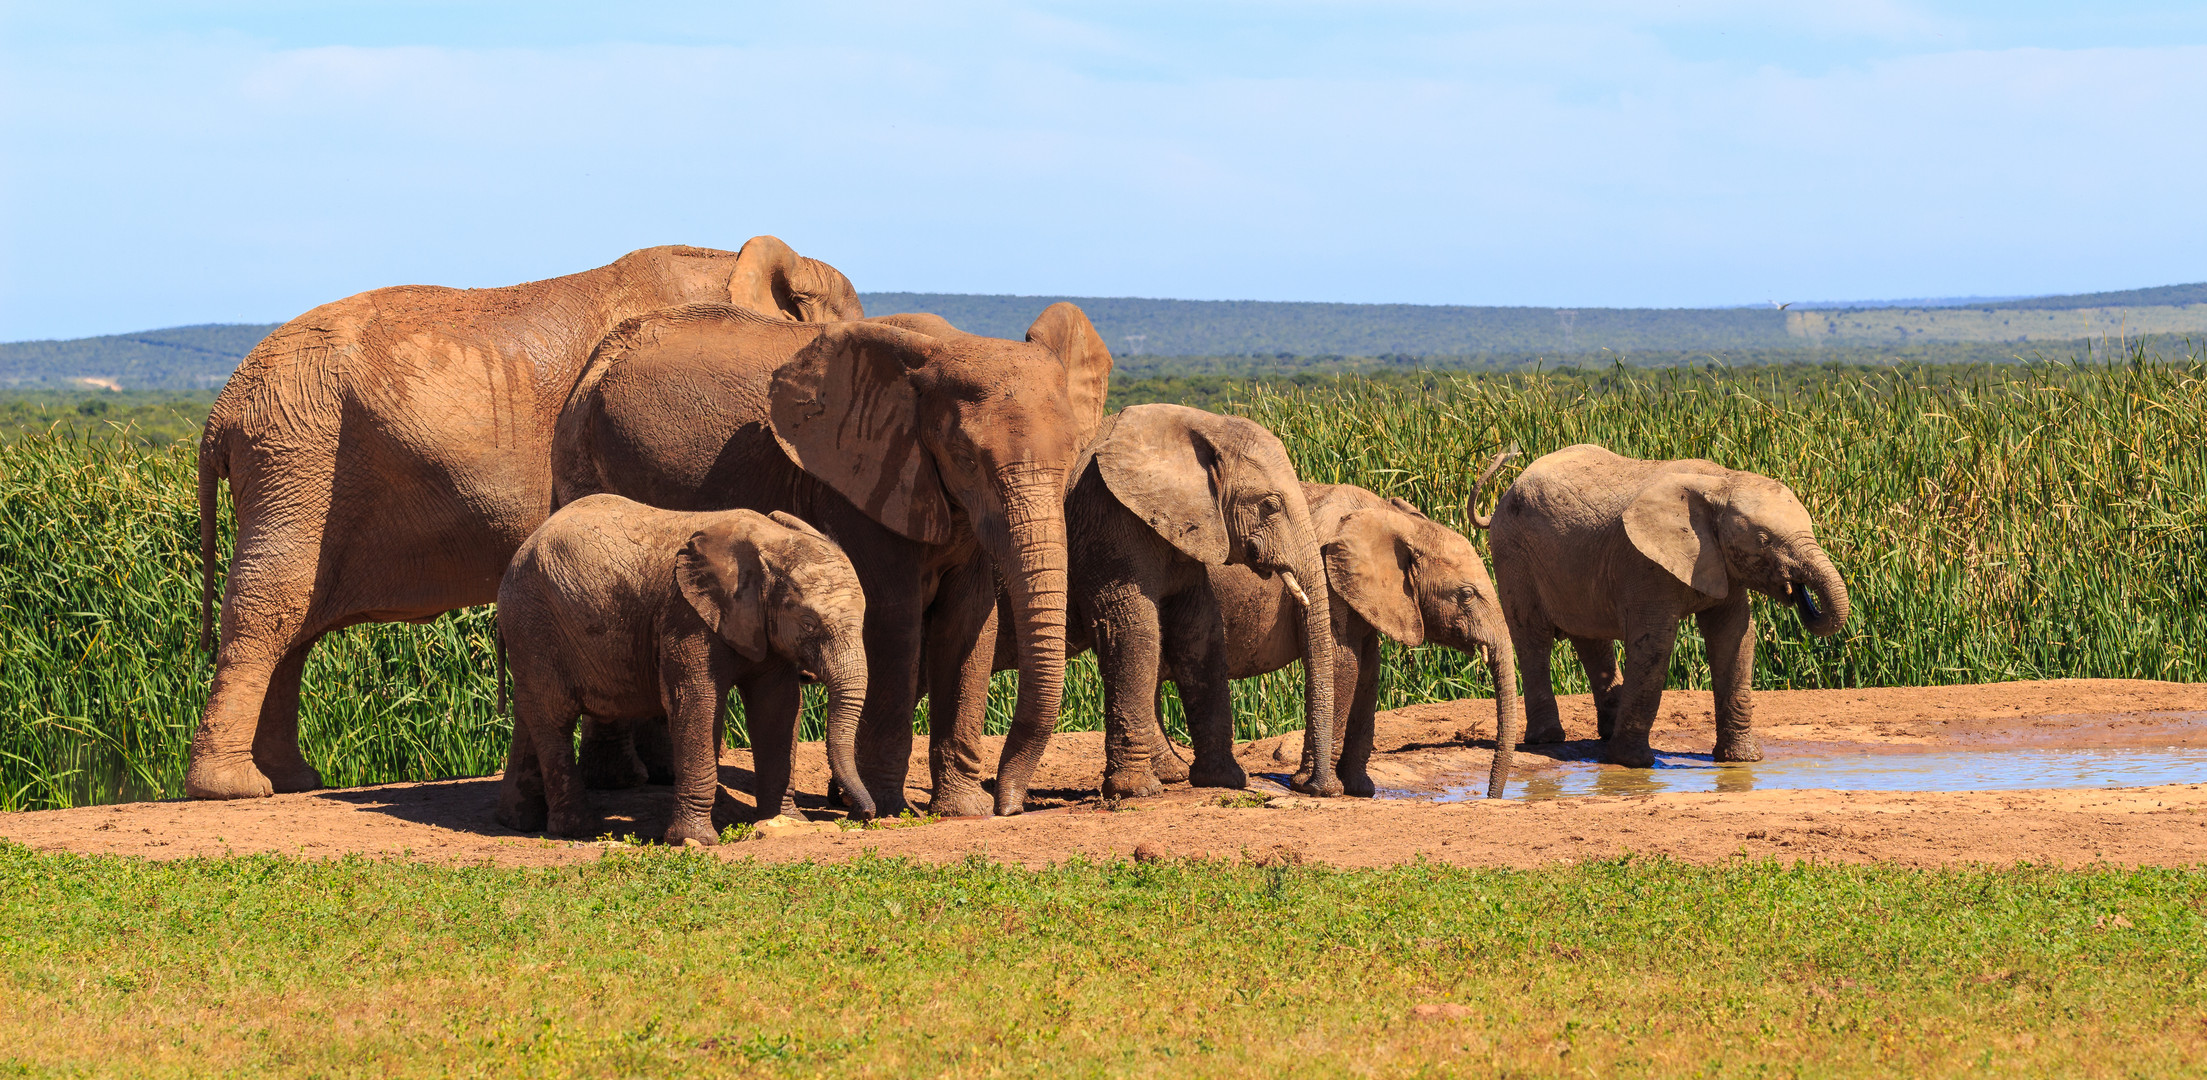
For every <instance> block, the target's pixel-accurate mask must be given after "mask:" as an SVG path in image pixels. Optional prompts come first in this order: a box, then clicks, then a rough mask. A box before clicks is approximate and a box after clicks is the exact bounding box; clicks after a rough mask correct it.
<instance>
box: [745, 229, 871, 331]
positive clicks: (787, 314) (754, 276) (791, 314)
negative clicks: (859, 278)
mask: <svg viewBox="0 0 2207 1080" xmlns="http://www.w3.org/2000/svg"><path fill="white" fill-rule="evenodd" d="M728 302H729V303H731V304H734V305H736V306H737V307H742V308H748V309H750V310H752V311H756V312H758V313H759V314H761V315H771V316H779V317H781V318H784V319H789V320H792V321H795V322H842V321H845V320H849V319H862V318H865V317H866V310H865V308H864V306H862V305H861V304H860V303H859V302H858V292H857V290H855V289H853V288H851V280H850V279H849V278H847V277H844V276H843V272H842V271H840V270H837V269H836V268H835V267H832V266H829V265H828V264H826V263H824V262H821V261H820V260H818V259H808V258H806V257H804V256H802V255H799V254H797V253H796V252H795V251H793V250H791V249H790V246H789V245H788V244H785V243H782V242H781V241H780V240H779V239H776V238H775V237H771V236H754V237H752V238H751V239H749V240H747V241H745V242H744V245H743V250H741V251H738V252H736V266H735V270H734V271H733V272H731V273H730V274H729V275H728Z"/></svg>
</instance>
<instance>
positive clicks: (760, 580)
mask: <svg viewBox="0 0 2207 1080" xmlns="http://www.w3.org/2000/svg"><path fill="white" fill-rule="evenodd" d="M674 586H675V589H676V590H677V591H679V592H680V593H681V594H682V598H683V599H684V600H686V601H688V602H689V605H690V607H691V608H692V609H693V610H695V611H696V612H697V614H698V617H699V618H701V619H703V620H704V621H705V625H706V626H707V627H709V628H711V630H712V631H713V633H714V634H716V635H718V636H719V637H720V639H721V640H722V641H724V642H727V643H728V646H729V647H730V648H732V649H734V650H735V651H736V652H737V653H738V654H740V655H741V656H743V657H744V658H745V659H748V660H764V659H766V658H767V657H769V656H773V657H778V658H780V659H781V660H783V661H784V662H786V663H788V664H790V665H792V666H794V667H795V668H796V669H797V671H798V676H799V678H800V679H802V680H803V681H805V682H808V683H810V682H818V683H823V684H825V685H826V686H827V688H828V716H827V722H828V724H827V726H828V733H827V734H828V745H827V749H828V765H829V768H830V769H832V770H833V771H834V773H835V778H836V779H837V780H839V781H841V782H842V783H843V784H844V785H845V787H846V788H848V787H849V785H851V784H854V783H857V782H858V761H857V757H856V747H857V743H858V716H859V710H860V708H861V707H862V706H863V705H864V704H865V701H866V645H865V640H864V630H865V622H866V596H865V593H864V591H863V590H862V589H861V588H860V587H859V584H858V572H857V571H856V570H854V569H853V568H852V567H851V561H850V559H848V558H847V557H845V556H844V554H843V549H842V548H839V547H837V546H836V545H835V542H834V541H832V540H830V539H828V538H827V537H825V536H822V535H821V534H820V532H819V531H818V530H816V529H814V528H813V527H812V526H810V525H807V524H805V523H804V522H803V521H800V520H798V519H797V518H795V517H792V516H790V515H788V514H784V513H781V512H778V511H777V512H776V513H774V514H772V515H771V516H762V515H759V514H755V513H752V512H750V511H748V510H739V511H733V512H731V513H729V514H727V515H725V516H724V518H723V520H721V521H718V522H715V523H714V524H712V525H709V526H707V527H706V528H703V529H700V530H698V531H697V532H696V533H695V534H693V535H691V537H690V539H689V542H688V543H686V544H684V545H683V546H682V550H681V552H680V553H679V554H678V555H676V556H675V564H674ZM765 797H766V793H763V792H762V793H761V798H762V799H763V798H765ZM762 805H763V804H762Z"/></svg>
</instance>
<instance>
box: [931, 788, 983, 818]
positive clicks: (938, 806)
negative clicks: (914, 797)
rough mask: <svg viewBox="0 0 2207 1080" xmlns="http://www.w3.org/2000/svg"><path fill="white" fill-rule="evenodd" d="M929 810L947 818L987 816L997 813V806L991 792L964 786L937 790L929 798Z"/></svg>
mask: <svg viewBox="0 0 2207 1080" xmlns="http://www.w3.org/2000/svg"><path fill="white" fill-rule="evenodd" d="M927 812H928V813H930V814H934V815H935V816H937V817H946V818H985V817H992V816H994V815H995V813H996V806H995V803H994V802H993V801H991V800H990V799H989V793H988V792H986V791H983V790H981V789H980V788H964V789H959V790H954V791H940V792H936V793H935V796H934V797H933V798H931V799H929V800H927Z"/></svg>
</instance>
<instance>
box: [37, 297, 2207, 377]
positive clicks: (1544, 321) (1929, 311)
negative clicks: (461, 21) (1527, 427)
mask: <svg viewBox="0 0 2207 1080" xmlns="http://www.w3.org/2000/svg"><path fill="white" fill-rule="evenodd" d="M861 298H862V299H863V300H864V301H865V304H866V310H867V311H868V312H870V313H872V314H876V315H886V314H890V313H892V312H900V311H927V312H933V313H935V314H938V315H941V316H943V317H944V318H946V319H949V320H950V321H951V322H952V323H955V324H957V325H958V326H960V327H963V328H964V329H966V330H969V331H971V332H973V333H976V334H988V335H990V336H993V337H1007V338H1018V337H1022V336H1024V335H1025V334H1026V331H1027V326H1028V324H1030V323H1032V322H1033V321H1034V319H1035V316H1037V315H1040V314H1041V313H1042V310H1043V309H1044V308H1047V307H1049V306H1050V305H1051V304H1053V303H1056V302H1057V301H1060V300H1071V301H1072V302H1074V303H1076V304H1079V305H1080V307H1081V309H1082V310H1083V311H1086V312H1087V313H1088V317H1089V318H1090V319H1091V320H1093V321H1094V322H1095V324H1096V329H1097V332H1099V333H1101V334H1102V335H1103V337H1104V341H1105V343H1106V344H1108V345H1109V346H1110V347H1111V351H1112V353H1113V355H1115V356H1117V357H1119V358H1120V359H1121V361H1122V364H1123V365H1124V366H1126V367H1127V368H1128V369H1130V370H1142V371H1148V372H1156V373H1160V374H1169V373H1198V372H1204V371H1211V372H1216V371H1222V370H1227V369H1256V368H1267V367H1271V368H1276V369H1279V370H1294V369H1301V368H1306V367H1310V366H1312V364H1313V363H1316V364H1318V365H1320V366H1329V365H1330V366H1333V367H1337V368H1342V369H1352V368H1359V367H1363V368H1370V367H1373V366H1375V365H1376V366H1379V367H1405V366H1408V367H1415V366H1419V365H1432V366H1449V367H1472V368H1482V369H1484V368H1493V369H1508V368H1513V367H1521V366H1527V365H1530V364H1533V363H1547V362H1553V361H1554V360H1557V359H1565V358H1572V357H1609V356H1619V355H1623V356H1630V357H1634V358H1642V357H1645V358H1649V359H1651V360H1652V359H1654V358H1657V357H1663V356H1688V355H1701V354H1712V355H1714V356H1715V357H1717V358H1718V359H1725V358H1728V357H1748V356H1752V357H1757V358H1762V357H1776V356H1783V355H1791V354H1792V353H1795V352H1799V353H1801V354H1802V357H1803V358H1804V359H1810V358H1818V357H1821V356H1823V355H1824V354H1825V353H1828V352H1830V351H1831V350H1834V349H1838V350H1850V349H1852V350H1857V351H1859V350H1860V349H1870V350H1873V351H1875V350H1880V349H1884V350H1892V349H1917V348H1919V347H1924V346H1931V345H1935V344H1938V343H1953V344H1961V343H1977V344H1980V345H1986V346H1988V347H1991V348H1989V351H1990V352H1994V353H2003V354H2006V355H2015V354H2016V353H2017V352H2024V353H2028V352H2033V351H2037V352H2049V353H2052V354H2057V355H2059V354H2066V353H2068V352H2071V351H2074V352H2077V353H2083V352H2086V351H2087V349H2086V347H2084V346H2082V345H2080V344H2078V343H2081V342H2085V341H2088V340H2090V341H2095V342H2096V341H2102V340H2122V339H2128V338H2137V337H2140V336H2147V335H2150V336H2152V337H2154V338H2156V339H2160V340H2169V341H2178V340H2185V339H2190V340H2207V283H2199V284H2192V285H2165V286H2161V287H2158V288H2151V289H2130V290H2126V291H2122V292H2106V293H2083V294H2079V295H2075V296H2039V297H2030V298H2026V299H1999V300H1994V299H1985V300H1977V299H1966V300H1956V299H1940V300H1923V301H1915V302H1912V304H1913V306H1910V305H1909V304H1895V305H1890V306H1877V307H1847V306H1832V305H1826V304H1795V305H1791V306H1789V307H1788V308H1787V309H1786V310H1782V311H1781V310H1778V309H1775V308H1769V307H1761V308H1597V307H1587V308H1533V307H1462V306H1449V305H1433V304H1323V303H1290V302H1275V301H1262V300H1151V299H1139V298H1132V297H1094V296H1075V297H1067V296H994V295H969V294H960V293H910V292H881V293H863V294H861ZM273 329H275V327H274V326H245V325H209V326H179V327H172V328H170V329H166V330H147V331H142V332H139V333H135V334H113V335H109V336H106V337H94V338H78V339H76V340H73V341H23V342H15V343H13V344H0V386H16V387H22V388H37V387H44V388H60V387H67V386H69V385H70V384H72V383H75V384H77V385H107V384H112V385H114V386H119V387H122V388H125V389H133V390H137V389H169V390H190V389H203V388H207V387H214V386H220V385H221V384H222V382H223V380H224V379H226V378H228V377H229V374H230V372H231V371H232V370H233V369H234V368H236V366H237V362H238V361H239V360H240V359H242V358H243V357H244V356H245V354H246V353H247V352H248V351H250V350H251V349H252V347H253V346H254V344H256V343H257V342H259V341H260V339H261V338H262V337H263V336H265V335H266V334H267V333H268V332H269V331H270V330H273ZM2072 346H2075V348H2074V349H2072V348H2071V347H2072ZM2092 348H2094V349H2097V346H2093V347H2092ZM1949 351H1951V350H1949ZM1934 352H1937V350H1934ZM1987 352H1988V349H1968V350H1961V351H1960V353H1957V355H1961V354H1962V353H1966V354H1967V355H1969V356H1970V357H1972V358H1973V359H1974V358H1977V357H1980V356H1982V355H1985V354H1986V353H1987ZM1848 355H1849V356H1850V357H1853V356H1855V353H1849V354H1848ZM1862 355H1868V354H1862ZM1930 355H1932V354H1930V353H1926V354H1923V356H1924V358H1928V357H1929V356H1930ZM1344 361H1355V362H1352V363H1344ZM1581 362H1584V361H1583V360H1582V361H1581ZM1603 362H1606V361H1603ZM1849 362H1858V360H1856V359H1850V360H1849Z"/></svg>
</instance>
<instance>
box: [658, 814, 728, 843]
mask: <svg viewBox="0 0 2207 1080" xmlns="http://www.w3.org/2000/svg"><path fill="white" fill-rule="evenodd" d="M665 839H666V842H667V846H668V847H683V846H685V845H688V844H691V843H693V842H694V843H695V844H696V846H698V847H713V846H714V845H717V844H719V843H720V834H719V833H717V832H714V831H713V823H712V821H711V819H706V820H703V821H700V820H696V819H688V820H685V819H682V818H676V819H675V820H674V821H672V822H670V823H669V824H668V825H667V835H666V837H665Z"/></svg>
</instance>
